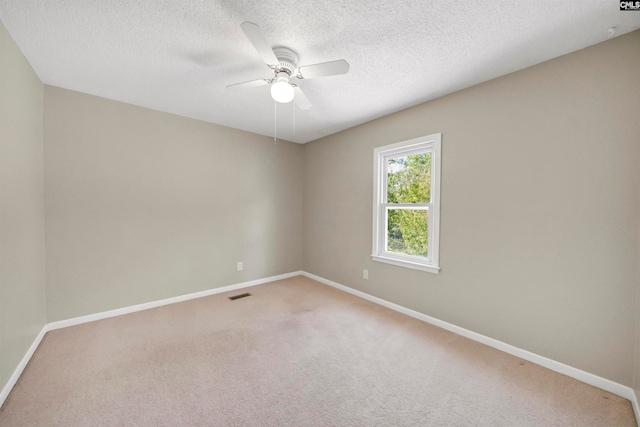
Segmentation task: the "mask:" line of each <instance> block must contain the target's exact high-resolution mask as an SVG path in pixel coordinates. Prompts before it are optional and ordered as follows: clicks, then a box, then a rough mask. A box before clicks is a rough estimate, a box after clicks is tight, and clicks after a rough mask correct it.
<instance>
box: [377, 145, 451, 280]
mask: <svg viewBox="0 0 640 427" xmlns="http://www.w3.org/2000/svg"><path fill="white" fill-rule="evenodd" d="M440 141H441V135H440V134H436V135H430V136H427V137H423V138H417V139H414V140H410V141H405V142H401V143H398V144H392V145H388V146H384V147H379V148H376V149H375V151H374V174H375V176H374V179H375V185H374V226H373V235H374V240H373V254H372V257H373V259H374V260H376V261H383V262H389V263H392V264H396V265H401V266H404V267H409V268H417V269H421V270H426V271H431V272H438V269H439V265H438V243H439V236H438V231H439V213H440V206H439V178H440V145H441V142H440Z"/></svg>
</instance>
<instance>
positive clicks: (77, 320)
mask: <svg viewBox="0 0 640 427" xmlns="http://www.w3.org/2000/svg"><path fill="white" fill-rule="evenodd" d="M301 274H302V271H294V272H291V273H286V274H280V275H278V276H271V277H265V278H263V279H256V280H250V281H248V282H242V283H237V284H235V285H229V286H222V287H220V288H214V289H208V290H206V291H201V292H194V293H191V294H186V295H179V296H177V297H172V298H166V299H162V300H158V301H152V302H148V303H144V304H137V305H132V306H129V307H123V308H117V309H115V310H109V311H103V312H100V313H95V314H89V315H86V316H80V317H74V318H71V319H66V320H60V321H57V322H51V323H47V324H45V325H44V326H43V327H42V330H41V331H40V333H39V334H38V336H37V337H36V339H35V340H34V341H33V344H31V347H29V350H28V351H27V353H26V354H25V355H24V357H23V358H22V360H21V361H20V363H19V364H18V366H17V367H16V369H15V371H13V375H11V377H10V378H9V381H8V382H7V383H6V384H5V386H4V388H3V389H2V393H0V408H2V405H3V404H4V402H5V400H6V399H7V397H9V393H11V390H12V389H13V387H14V386H15V385H16V383H17V382H18V379H19V378H20V375H22V372H23V371H24V369H25V368H26V367H27V364H28V363H29V360H31V357H32V356H33V354H34V353H35V351H36V349H37V348H38V346H39V345H40V342H41V341H42V338H44V335H45V334H46V333H47V332H49V331H53V330H55V329H61V328H67V327H69V326H74V325H80V324H82V323H88V322H94V321H96V320H101V319H108V318H110V317H116V316H122V315H123V314H129V313H135V312H137V311H142V310H148V309H150V308H155V307H161V306H163V305H169V304H175V303H178V302H182V301H188V300H192V299H196V298H202V297H206V296H209V295H215V294H221V293H223V292H229V291H235V290H238V289H242V288H248V287H250V286H256V285H262V284H263V283H268V282H273V281H276V280H282V279H288V278H289V277H294V276H300V275H301Z"/></svg>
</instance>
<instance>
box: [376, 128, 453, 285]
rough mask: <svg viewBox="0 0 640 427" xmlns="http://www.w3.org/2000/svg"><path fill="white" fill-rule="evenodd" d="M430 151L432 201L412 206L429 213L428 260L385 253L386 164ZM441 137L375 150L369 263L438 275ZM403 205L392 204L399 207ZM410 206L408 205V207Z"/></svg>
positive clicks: (391, 145) (434, 135) (403, 142)
mask: <svg viewBox="0 0 640 427" xmlns="http://www.w3.org/2000/svg"><path fill="white" fill-rule="evenodd" d="M424 150H430V151H431V152H432V155H431V200H430V202H429V203H416V204H411V207H412V208H419V209H422V208H426V209H428V210H429V237H428V242H427V248H428V254H429V257H420V256H414V255H405V254H398V253H394V252H389V251H387V250H386V238H387V230H386V228H387V226H386V215H385V214H384V213H383V210H386V209H388V207H389V204H388V203H387V200H386V195H387V162H386V159H387V158H389V157H396V156H398V155H400V154H402V155H411V154H416V153H417V152H422V151H424ZM441 152H442V133H435V134H433V135H427V136H422V137H419V138H414V139H410V140H408V141H402V142H398V143H395V144H389V145H385V146H382V147H377V148H375V149H374V150H373V175H374V176H373V178H374V181H373V235H372V236H373V238H372V252H371V259H373V260H374V261H379V262H385V263H388V264H392V265H397V266H400V267H405V268H412V269H416V270H422V271H428V272H430V273H438V272H439V271H440V166H441ZM402 205H403V204H395V203H394V204H392V206H397V207H402ZM407 206H409V204H407Z"/></svg>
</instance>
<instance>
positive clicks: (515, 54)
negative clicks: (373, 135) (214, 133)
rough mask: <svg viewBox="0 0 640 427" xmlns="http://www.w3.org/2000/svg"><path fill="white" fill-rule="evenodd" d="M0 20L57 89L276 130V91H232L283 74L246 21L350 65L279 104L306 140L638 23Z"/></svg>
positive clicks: (459, 16) (338, 11) (390, 6)
mask: <svg viewBox="0 0 640 427" xmlns="http://www.w3.org/2000/svg"><path fill="white" fill-rule="evenodd" d="M0 19H1V20H2V22H3V24H4V25H5V27H6V28H7V29H8V31H9V32H10V33H11V35H12V36H13V38H14V39H15V41H16V43H17V44H18V46H19V47H20V48H21V49H22V51H23V53H24V55H25V56H26V58H27V59H28V60H29V62H30V63H31V65H32V67H33V68H34V70H35V72H36V73H37V74H38V76H39V77H40V79H41V80H42V81H43V82H44V83H46V84H49V85H54V86H59V87H63V88H67V89H72V90H76V91H80V92H85V93H89V94H93V95H98V96H101V97H105V98H110V99H114V100H119V101H123V102H127V103H131V104H135V105H140V106H144V107H148V108H152V109H155V110H160V111H165V112H169V113H174V114H178V115H182V116H187V117H192V118H196V119H200V120H205V121H208V122H213V123H218V124H222V125H226V126H231V127H234V128H238V129H243V130H247V131H250V132H255V133H259V134H262V135H269V136H273V135H274V124H275V123H276V121H275V120H274V102H273V100H272V99H271V97H270V95H269V87H268V86H262V87H257V88H249V89H243V90H230V89H226V88H225V86H227V85H229V84H233V83H238V82H243V81H247V80H253V79H258V78H268V77H270V76H271V71H270V70H269V69H268V68H267V67H266V66H265V65H264V63H263V62H262V60H261V59H260V57H259V56H258V54H257V53H256V51H255V50H254V48H253V46H252V45H251V44H250V42H249V41H248V39H247V38H246V36H245V35H244V33H243V32H242V30H241V29H240V24H241V23H242V22H243V21H247V20H248V21H251V22H254V23H256V24H257V25H259V26H260V28H261V29H262V32H263V34H264V36H265V38H266V39H267V40H268V41H269V42H270V43H271V44H272V46H286V47H288V48H291V49H293V50H294V51H295V52H297V54H298V56H299V64H300V65H308V64H315V63H318V62H326V61H331V60H336V59H346V60H347V61H348V62H349V64H350V65H351V68H350V70H349V72H348V73H347V74H344V75H338V76H331V77H323V78H317V79H310V80H302V81H301V82H300V87H301V88H302V89H303V90H304V92H305V93H306V95H307V97H308V98H309V100H310V101H311V102H312V104H313V107H312V108H311V109H309V110H306V111H301V110H296V111H295V119H294V114H293V105H292V104H278V108H277V134H278V138H282V139H287V140H290V141H296V142H300V143H304V142H308V141H312V140H314V139H317V138H320V137H322V136H326V135H329V134H332V133H335V132H338V131H340V130H343V129H347V128H350V127H352V126H355V125H358V124H360V123H364V122H367V121H369V120H372V119H375V118H378V117H381V116H384V115H387V114H390V113H392V112H395V111H399V110H402V109H405V108H407V107H410V106H413V105H416V104H419V103H422V102H425V101H428V100H431V99H434V98H437V97H439V96H442V95H445V94H448V93H451V92H454V91H457V90H460V89H463V88H465V87H469V86H472V85H474V84H477V83H480V82H483V81H487V80H490V79H492V78H495V77H498V76H501V75H504V74H507V73H510V72H513V71H516V70H519V69H522V68H526V67H528V66H531V65H534V64H537V63H540V62H542V61H546V60H548V59H551V58H554V57H557V56H560V55H563V54H566V53H569V52H572V51H575V50H578V49H581V48H584V47H586V46H590V45H592V44H595V43H599V42H601V41H604V40H606V39H607V38H608V37H609V36H608V34H607V30H608V29H609V28H610V27H616V31H615V36H618V35H621V34H624V33H627V32H629V31H632V30H634V29H636V28H639V27H640V12H623V11H620V10H619V2H618V1H617V0H580V1H565V2H558V1H555V0H530V1H527V2H520V1H513V0H509V1H502V0H475V1H466V2H463V1H455V0H447V1H442V0H431V1H429V0H401V1H388V0H387V1H380V0H355V1H349V0H323V1H314V2H311V1H309V2H306V1H299V0H298V1H290V0H278V1H273V0H260V1H258V0H255V1H250V0H206V1H205V0H188V1H187V0H183V1H178V0H174V1H170V0H0ZM294 120H295V134H294Z"/></svg>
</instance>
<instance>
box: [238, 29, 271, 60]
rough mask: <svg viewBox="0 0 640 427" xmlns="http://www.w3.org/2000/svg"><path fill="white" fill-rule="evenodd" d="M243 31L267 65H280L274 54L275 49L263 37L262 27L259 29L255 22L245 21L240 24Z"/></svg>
mask: <svg viewBox="0 0 640 427" xmlns="http://www.w3.org/2000/svg"><path fill="white" fill-rule="evenodd" d="M240 27H241V28H242V31H244V34H245V35H246V36H247V38H248V39H249V41H250V42H251V44H252V45H253V47H255V48H256V50H257V51H258V54H259V55H260V57H261V58H262V60H263V61H264V62H265V63H266V64H267V65H273V66H275V65H278V62H279V61H278V58H276V54H275V53H273V49H271V46H270V45H269V42H267V39H265V38H264V36H263V35H262V31H260V27H258V26H257V25H256V24H254V23H253V22H249V21H244V22H243V23H242V24H240Z"/></svg>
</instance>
